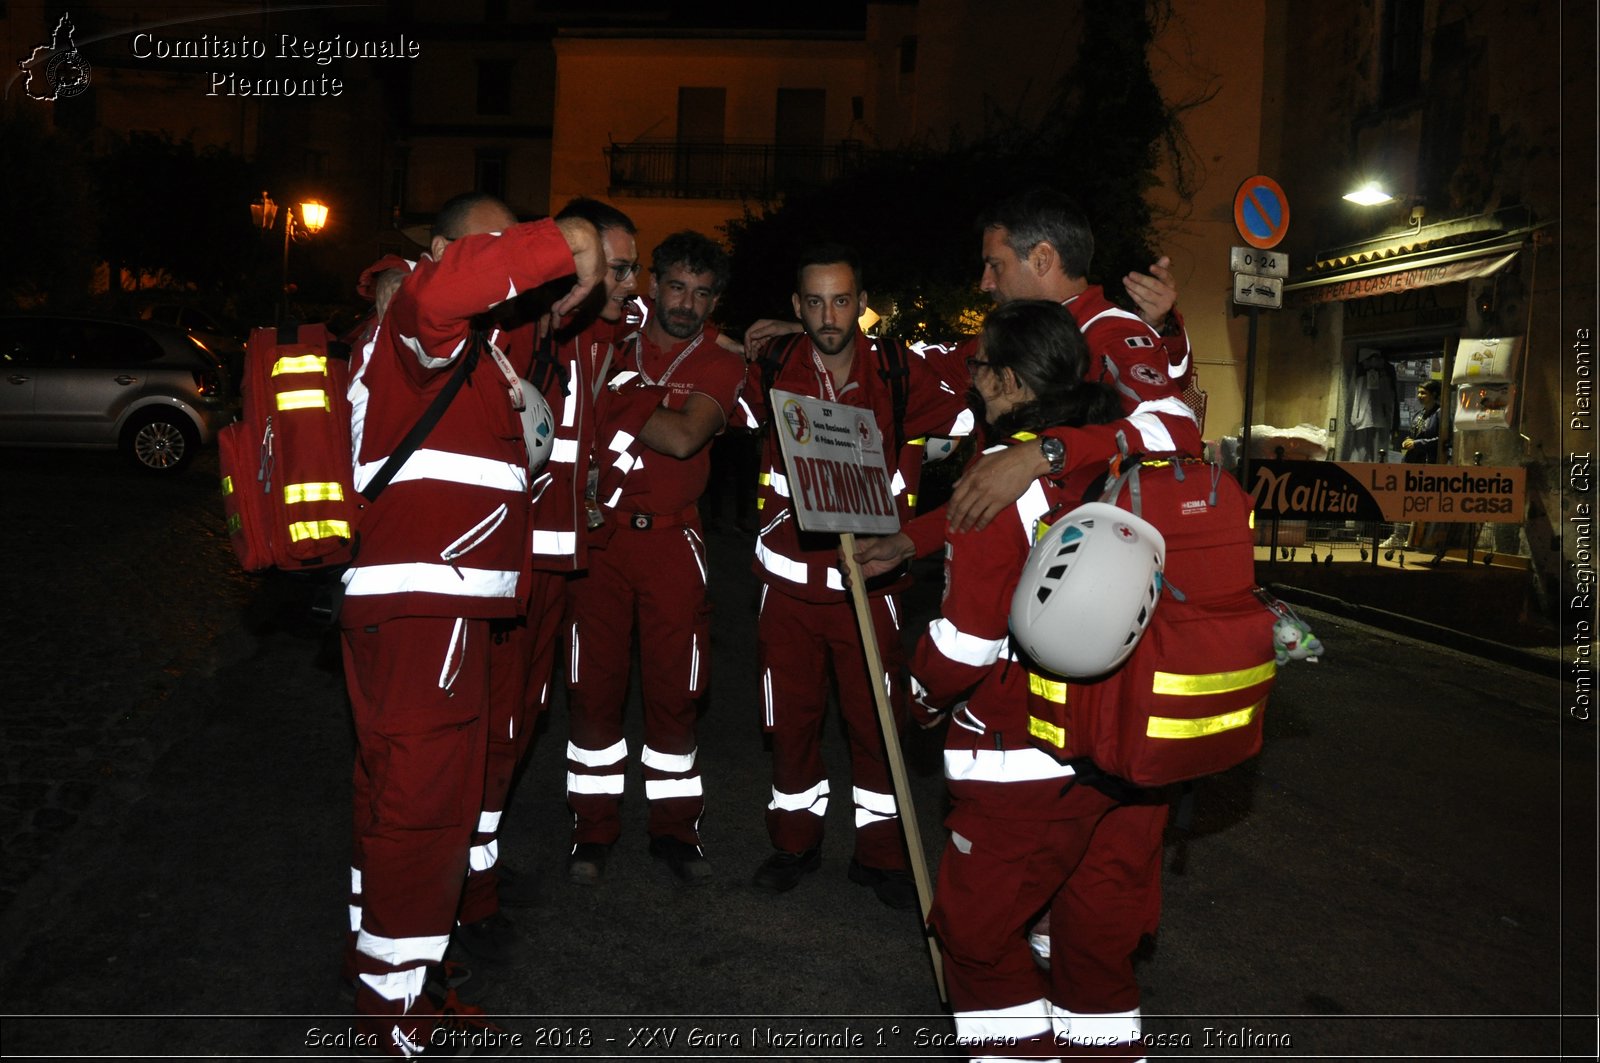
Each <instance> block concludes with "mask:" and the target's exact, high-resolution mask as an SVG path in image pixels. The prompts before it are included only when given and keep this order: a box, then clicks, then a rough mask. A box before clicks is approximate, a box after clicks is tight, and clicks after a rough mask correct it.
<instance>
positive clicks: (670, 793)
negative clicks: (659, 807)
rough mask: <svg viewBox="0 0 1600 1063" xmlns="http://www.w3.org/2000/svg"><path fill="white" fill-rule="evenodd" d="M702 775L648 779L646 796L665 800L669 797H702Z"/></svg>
mask: <svg viewBox="0 0 1600 1063" xmlns="http://www.w3.org/2000/svg"><path fill="white" fill-rule="evenodd" d="M704 794H705V791H704V790H703V789H701V786H700V776H698V775H696V776H694V777H693V778H690V779H646V780H645V781H644V796H645V800H647V801H664V800H666V799H667V798H669V797H702V796H704Z"/></svg>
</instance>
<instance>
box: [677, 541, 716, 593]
mask: <svg viewBox="0 0 1600 1063" xmlns="http://www.w3.org/2000/svg"><path fill="white" fill-rule="evenodd" d="M683 538H684V541H685V542H687V543H688V544H689V553H690V554H692V555H694V564H695V567H696V568H698V569H699V570H700V585H701V586H702V587H703V586H705V585H706V584H707V583H708V582H710V577H708V576H707V575H706V544H705V540H704V539H702V538H700V535H699V533H697V532H696V531H695V530H694V529H693V528H684V529H683Z"/></svg>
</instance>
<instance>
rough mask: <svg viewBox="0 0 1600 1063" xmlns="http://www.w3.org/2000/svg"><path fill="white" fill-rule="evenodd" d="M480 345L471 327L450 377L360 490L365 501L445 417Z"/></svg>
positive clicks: (479, 334)
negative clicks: (464, 346)
mask: <svg viewBox="0 0 1600 1063" xmlns="http://www.w3.org/2000/svg"><path fill="white" fill-rule="evenodd" d="M483 344H484V338H483V333H482V332H480V331H478V330H477V329H473V330H472V338H471V340H469V341H468V344H467V349H466V351H465V352H464V353H463V354H462V355H461V359H460V361H458V362H456V368H455V372H453V373H451V374H450V379H449V380H447V381H445V384H444V387H442V388H440V389H439V394H437V395H435V396H434V397H433V401H432V402H431V403H429V404H428V408H427V409H426V410H425V411H423V414H422V417H421V419H420V420H418V421H417V423H416V424H414V425H412V426H411V431H409V432H407V433H406V437H405V438H404V439H402V440H401V441H400V445H399V446H397V447H395V448H394V453H393V454H390V455H389V460H388V461H386V462H384V463H383V468H381V469H379V470H378V475H376V476H374V477H373V478H372V482H371V483H369V484H367V486H366V487H364V488H362V489H361V495H362V497H363V498H365V499H366V500H367V501H368V502H371V501H372V500H373V499H375V498H377V497H378V495H379V494H381V493H382V492H383V489H384V488H385V487H388V486H389V481H391V480H393V479H394V478H395V476H396V475H397V474H398V473H399V472H400V467H401V466H403V465H404V464H405V463H406V461H407V460H408V459H409V458H410V457H411V455H412V454H413V453H415V452H416V449H417V448H418V447H420V446H422V441H423V440H425V439H427V438H428V433H429V432H431V431H433V426H434V425H436V424H438V423H439V418H441V417H443V416H444V411H445V409H446V408H448V407H449V405H450V402H451V400H452V399H454V398H455V397H456V392H458V391H460V390H461V385H462V384H464V383H466V380H467V377H468V376H470V375H471V373H472V370H473V368H474V367H475V366H477V364H478V355H479V354H481V353H482V351H483Z"/></svg>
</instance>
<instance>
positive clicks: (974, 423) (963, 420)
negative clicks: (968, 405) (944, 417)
mask: <svg viewBox="0 0 1600 1063" xmlns="http://www.w3.org/2000/svg"><path fill="white" fill-rule="evenodd" d="M977 427H978V417H977V415H976V414H974V413H973V412H972V411H971V410H962V411H961V415H960V416H959V417H957V418H956V420H955V423H954V424H952V425H951V426H950V431H948V432H946V433H945V435H950V436H970V435H971V434H972V433H973V431H974V430H976V429H977Z"/></svg>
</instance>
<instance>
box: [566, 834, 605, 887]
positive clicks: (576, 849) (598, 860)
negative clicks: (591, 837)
mask: <svg viewBox="0 0 1600 1063" xmlns="http://www.w3.org/2000/svg"><path fill="white" fill-rule="evenodd" d="M610 855H611V846H610V845H608V844H607V843H605V842H579V843H578V844H576V845H574V846H573V847H572V853H571V855H569V856H568V857H567V881H568V882H572V883H575V884H577V885H579V886H595V885H598V884H599V882H600V879H601V877H602V876H603V875H605V873H606V858H607V857H609V856H610Z"/></svg>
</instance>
